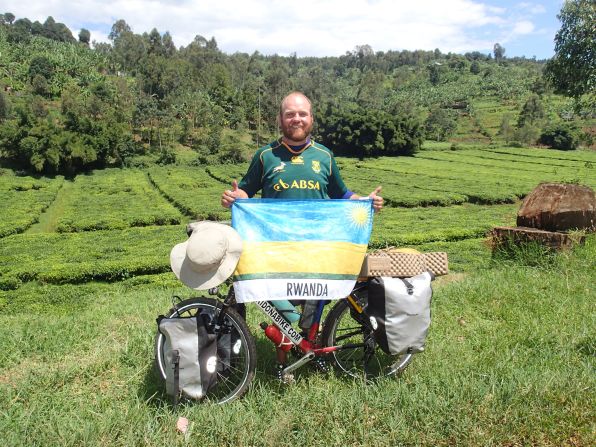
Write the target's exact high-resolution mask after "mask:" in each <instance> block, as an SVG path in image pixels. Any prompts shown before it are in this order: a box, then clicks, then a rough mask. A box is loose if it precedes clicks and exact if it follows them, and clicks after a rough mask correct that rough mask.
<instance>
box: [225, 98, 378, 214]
mask: <svg viewBox="0 0 596 447" xmlns="http://www.w3.org/2000/svg"><path fill="white" fill-rule="evenodd" d="M279 122H280V127H281V130H282V134H283V135H282V137H281V138H280V139H279V140H277V141H274V142H273V143H270V144H268V145H267V146H264V147H262V148H260V149H258V150H257V152H256V153H255V155H254V156H253V159H252V161H251V164H250V167H249V168H248V171H247V173H246V175H245V176H244V178H243V179H242V180H241V181H240V184H238V183H237V182H236V180H234V181H233V182H232V189H231V190H226V191H224V192H223V194H222V197H221V204H222V206H224V207H226V208H229V207H230V206H232V203H234V200H236V199H237V198H243V199H246V198H249V197H253V196H254V195H255V194H256V193H257V192H258V191H259V190H262V197H263V198H283V199H328V198H331V199H352V200H355V199H359V198H360V196H359V195H358V194H355V193H353V192H352V191H350V190H348V188H347V187H346V186H345V184H344V182H343V180H342V178H341V175H340V173H339V169H338V168H337V165H336V163H335V159H334V158H333V154H332V152H331V151H330V150H329V149H327V148H326V147H325V146H323V145H321V144H319V143H316V142H314V141H313V140H312V139H311V136H310V132H311V130H312V126H313V115H312V108H311V103H310V100H309V99H308V98H307V97H306V96H305V95H304V94H302V93H300V92H292V93H290V94H289V95H288V96H286V97H285V98H284V99H283V101H282V103H281V106H280V113H279ZM380 191H381V187H380V186H379V187H377V188H376V189H375V190H374V191H373V192H372V193H370V194H369V197H370V198H372V199H373V208H374V209H375V211H379V210H380V209H381V208H383V198H382V197H381V196H379V195H378V193H379V192H380Z"/></svg>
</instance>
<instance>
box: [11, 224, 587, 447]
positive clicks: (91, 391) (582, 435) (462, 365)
mask: <svg viewBox="0 0 596 447" xmlns="http://www.w3.org/2000/svg"><path fill="white" fill-rule="evenodd" d="M137 230H143V229H137ZM464 242H465V243H462V242H459V243H454V244H449V245H448V246H447V247H446V245H445V244H441V245H435V246H434V247H441V248H443V249H445V248H447V249H449V251H450V253H449V254H450V261H451V259H457V260H460V261H461V260H465V265H466V266H467V268H466V269H465V274H464V275H448V276H447V277H445V278H440V279H438V280H436V281H435V282H434V296H433V302H432V306H433V307H432V318H433V320H432V325H431V330H430V332H429V337H428V340H427V346H426V349H425V352H424V353H422V354H417V355H416V357H415V359H414V361H413V363H412V365H411V366H410V367H409V368H408V370H406V372H405V374H404V375H403V376H402V377H400V378H397V379H390V380H383V381H381V382H378V383H370V384H364V383H362V382H360V381H353V380H346V379H345V378H342V377H339V376H335V375H334V374H320V373H315V372H314V371H313V370H311V369H309V368H302V369H300V370H298V371H297V381H296V383H294V384H293V385H292V386H290V387H282V386H281V385H279V384H277V383H276V382H275V379H274V378H273V366H272V365H274V363H275V353H274V350H273V348H272V345H271V343H270V342H269V341H268V340H267V339H266V338H265V337H264V335H263V333H262V331H259V330H258V322H259V321H261V320H260V319H262V314H260V313H259V311H258V310H256V309H255V308H254V306H252V307H251V306H249V307H248V321H249V326H250V327H251V328H252V329H254V330H253V334H254V336H255V337H256V339H257V346H258V347H259V350H258V359H257V361H258V367H257V376H256V381H255V386H253V387H252V389H251V390H250V391H249V393H248V395H247V396H246V397H245V398H243V399H242V400H241V401H238V402H233V403H231V404H227V405H221V406H217V405H210V404H208V403H202V404H189V405H184V406H181V407H179V408H178V409H176V410H173V409H172V408H171V407H170V406H169V405H168V400H167V398H166V396H165V394H164V392H163V388H162V387H160V385H159V384H158V382H157V381H156V379H155V377H154V375H153V374H152V372H151V361H152V357H153V352H152V340H153V338H154V335H155V324H154V323H153V321H154V319H155V317H156V315H159V314H161V313H163V312H164V311H165V310H167V309H168V308H169V307H171V299H172V295H173V294H177V295H180V296H182V297H188V296H193V295H196V293H195V292H194V291H191V290H188V289H186V288H182V287H173V286H171V285H169V284H168V283H165V284H164V285H162V283H161V282H160V279H161V278H162V277H163V276H164V275H155V276H156V277H157V278H158V279H157V280H156V281H155V283H153V284H143V283H142V282H141V281H137V282H136V283H129V282H128V281H125V282H121V283H117V284H111V285H106V284H101V283H89V284H86V285H84V286H81V285H79V286H76V287H75V286H69V285H64V286H52V285H49V286H48V285H44V284H39V285H38V284H31V285H30V286H28V287H23V288H22V290H21V289H19V290H18V291H14V292H7V293H5V294H3V295H2V296H1V298H2V299H3V300H4V302H5V303H6V305H5V307H4V311H3V312H2V313H1V314H0V376H1V377H3V379H4V380H2V381H0V404H1V405H2V406H3V408H5V412H6V417H5V426H6V430H5V431H4V437H3V441H4V444H6V445H23V444H27V443H30V439H31V435H30V434H31V433H32V432H35V433H36V435H35V436H36V439H35V442H36V443H37V444H39V445H56V444H69V445H71V444H88V445H99V444H101V445H123V444H126V445H138V444H144V445H150V446H157V445H166V444H172V440H173V439H174V438H175V436H177V434H176V432H175V424H176V420H177V419H178V418H179V417H180V415H181V412H182V414H183V415H184V416H185V417H186V418H188V419H189V420H190V421H191V423H190V426H189V431H188V432H187V434H186V435H185V437H183V436H182V435H179V438H176V441H177V442H178V443H179V444H184V443H192V444H197V443H201V444H203V445H221V446H236V445H260V444H268V443H270V445H284V444H288V445H290V444H291V445H316V444H322V443H323V444H326V445H340V444H341V445H421V446H437V445H565V444H568V445H591V444H592V441H591V440H593V419H594V418H593V416H594V410H593V408H594V407H595V397H594V394H593V393H590V392H586V390H590V389H593V388H594V385H595V379H594V374H593V356H594V331H593V324H592V323H593V321H592V315H593V312H592V311H593V303H594V298H595V297H594V291H593V287H591V283H590V278H591V273H592V270H591V265H590V261H592V262H593V259H594V256H595V253H594V248H593V245H591V244H588V246H586V247H583V248H579V249H577V250H576V251H575V252H573V253H570V254H569V255H561V261H560V263H559V264H558V265H557V266H556V267H555V268H553V269H548V270H541V269H538V268H533V267H525V266H519V265H515V264H514V265H507V266H506V267H505V268H501V267H499V266H498V265H497V266H489V265H487V262H486V258H487V257H488V250H486V248H483V247H482V244H481V243H480V241H477V240H474V241H473V243H469V241H464ZM476 253H479V254H480V256H479V257H476V256H475V255H476ZM451 255H453V256H451ZM483 261H484V262H483ZM592 267H593V266H592ZM170 276H173V275H172V274H171V273H170ZM139 279H141V278H139ZM442 279H444V280H445V281H442ZM551 297H556V299H551ZM38 300H40V301H41V302H40V301H38ZM68 303H72V304H71V306H69V305H68ZM455 358H456V359H457V361H456V362H455V361H447V360H446V359H455ZM555 403H556V404H555ZM287 408H300V409H301V412H300V414H298V413H292V412H290V413H287V412H285V409H287ZM305 413H307V414H308V415H309V417H311V418H312V419H313V420H316V421H317V423H316V424H304V422H303V419H304V414H305ZM282 414H283V415H284V417H283V418H281V419H280V417H279V415H282ZM354 414H358V415H361V417H360V418H359V422H358V423H353V422H351V420H350V423H348V424H347V423H346V420H347V418H350V417H353V415H354ZM73 419H74V420H76V421H77V426H76V428H75V429H73V425H72V421H73ZM230 427H235V429H234V430H230ZM297 427H299V429H297Z"/></svg>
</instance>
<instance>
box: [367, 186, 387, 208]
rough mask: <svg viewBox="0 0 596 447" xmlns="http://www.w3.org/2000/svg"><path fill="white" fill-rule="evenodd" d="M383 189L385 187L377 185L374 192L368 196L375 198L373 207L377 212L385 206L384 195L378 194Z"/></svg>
mask: <svg viewBox="0 0 596 447" xmlns="http://www.w3.org/2000/svg"><path fill="white" fill-rule="evenodd" d="M382 189H383V187H382V186H377V187H376V188H375V190H374V191H373V192H371V193H370V194H369V196H368V197H370V198H371V199H373V209H374V210H375V212H379V211H381V208H383V202H384V200H383V197H381V196H379V195H377V194H378V193H380V192H381V190H382Z"/></svg>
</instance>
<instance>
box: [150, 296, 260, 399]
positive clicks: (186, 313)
mask: <svg viewBox="0 0 596 447" xmlns="http://www.w3.org/2000/svg"><path fill="white" fill-rule="evenodd" d="M221 312H224V315H223V320H222V324H221V327H220V328H219V329H218V330H216V329H214V330H216V332H217V334H216V335H217V355H216V357H217V366H216V371H217V383H216V385H215V386H213V387H212V388H211V389H209V391H208V392H207V395H206V396H205V399H207V400H209V401H212V402H216V403H220V404H223V403H226V402H230V401H231V400H234V399H237V398H239V397H241V396H242V395H243V394H244V393H246V391H247V390H248V387H249V385H250V383H251V382H252V380H253V378H254V374H255V366H256V354H257V348H256V345H255V340H254V338H253V336H252V335H251V334H250V332H249V330H248V326H247V324H246V322H245V321H244V319H243V318H242V317H241V316H240V315H239V314H238V312H236V311H235V310H234V309H232V308H230V307H226V308H225V309H224V308H223V305H222V304H221V303H220V302H218V301H216V300H214V299H212V298H204V297H198V298H189V299H187V300H184V301H181V302H180V303H178V305H177V306H176V307H175V308H172V309H170V310H169V311H168V313H167V314H166V317H168V318H175V317H190V316H194V315H197V314H207V315H208V316H209V317H210V319H211V320H212V321H213V322H215V321H216V319H217V318H218V316H220V313H221ZM164 343H165V337H164V336H163V334H161V333H159V332H158V333H157V335H156V337H155V366H156V369H157V372H158V374H159V376H160V377H161V378H162V379H163V380H165V378H166V371H165V362H164Z"/></svg>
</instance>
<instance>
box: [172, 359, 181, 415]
mask: <svg viewBox="0 0 596 447" xmlns="http://www.w3.org/2000/svg"><path fill="white" fill-rule="evenodd" d="M172 354H173V355H174V407H175V406H176V405H178V397H179V394H180V353H179V352H178V350H175V351H172Z"/></svg>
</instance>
